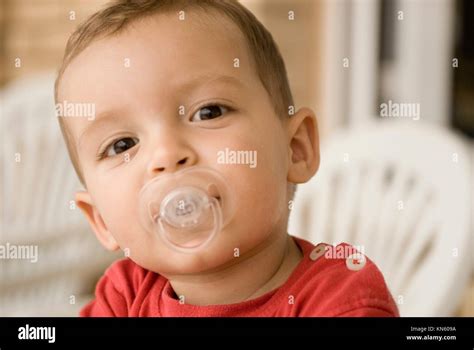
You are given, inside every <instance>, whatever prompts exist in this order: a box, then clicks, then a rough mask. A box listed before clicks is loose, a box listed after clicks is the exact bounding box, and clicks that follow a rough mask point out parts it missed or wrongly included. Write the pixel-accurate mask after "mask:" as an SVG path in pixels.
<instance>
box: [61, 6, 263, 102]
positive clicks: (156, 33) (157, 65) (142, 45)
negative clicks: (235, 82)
mask: <svg viewBox="0 0 474 350" xmlns="http://www.w3.org/2000/svg"><path fill="white" fill-rule="evenodd" d="M202 16H206V18H211V19H212V20H206V21H205V20H204V17H202ZM214 17H215V16H212V15H210V14H199V13H198V12H191V13H190V14H187V17H186V20H185V21H180V20H179V19H178V18H177V16H175V14H166V15H164V14H160V15H155V16H151V17H149V18H147V19H145V20H142V21H136V23H132V24H130V28H128V29H127V30H124V31H123V32H122V33H119V34H118V35H113V36H110V37H106V38H102V39H100V40H97V41H96V42H93V43H91V44H90V46H89V47H87V48H86V49H85V50H84V51H83V52H82V53H81V54H79V55H78V56H77V57H76V58H75V59H74V60H73V61H72V62H71V63H70V65H69V66H68V67H67V68H66V71H65V73H64V76H63V80H64V81H66V80H72V81H73V83H70V84H63V85H64V86H63V89H62V90H63V91H62V93H61V94H62V95H68V94H69V93H70V92H74V93H77V92H78V90H80V88H81V86H82V87H83V86H84V85H85V80H88V78H90V77H91V76H92V77H93V78H94V80H95V82H94V83H93V84H92V82H91V84H90V86H88V87H87V89H85V90H87V91H84V92H94V87H95V86H98V87H99V88H100V89H101V90H102V94H103V91H107V93H109V94H110V93H111V91H113V90H115V89H116V87H117V86H119V85H117V83H119V81H118V80H120V79H119V78H123V79H122V81H120V83H123V84H125V87H127V88H128V87H132V85H133V84H130V83H132V82H133V81H134V80H135V81H136V80H150V79H153V77H155V78H156V79H159V80H160V82H161V83H162V84H177V83H181V82H182V83H183V84H184V83H185V82H186V81H187V80H188V78H192V77H194V76H198V75H204V74H205V73H204V72H207V71H223V72H226V75H231V76H235V77H238V78H239V79H240V80H242V81H245V80H248V79H254V77H255V76H256V74H255V65H254V60H253V58H252V56H251V55H250V52H249V50H248V45H247V43H246V41H245V38H244V35H243V34H242V33H241V32H240V31H239V30H238V28H237V25H235V24H233V23H232V22H231V21H230V20H229V19H226V18H225V17H224V16H221V17H219V18H214ZM182 22H184V23H182ZM219 23H226V24H225V25H224V26H218V24H219ZM66 85H69V87H74V89H73V91H70V89H68V86H66ZM96 92H97V93H100V92H101V91H96Z"/></svg>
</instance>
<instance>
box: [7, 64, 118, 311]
mask: <svg viewBox="0 0 474 350" xmlns="http://www.w3.org/2000/svg"><path fill="white" fill-rule="evenodd" d="M53 86H54V73H47V74H43V75H38V76H34V77H31V78H28V79H24V80H18V81H15V82H14V83H12V84H10V85H9V86H7V87H6V88H5V89H4V90H3V91H1V93H0V103H1V104H0V106H1V122H2V125H1V130H2V151H1V153H0V164H1V169H2V170H1V173H0V176H1V181H2V194H1V206H2V215H1V217H0V220H1V225H0V227H1V231H0V244H2V245H6V244H7V243H9V244H10V245H26V246H30V245H33V246H38V262H37V263H32V262H30V261H29V260H13V259H12V260H0V273H1V276H0V280H1V283H0V316H74V315H77V311H78V308H79V307H80V306H81V304H83V303H84V302H85V301H87V300H88V299H90V298H92V294H91V292H92V291H93V289H94V287H95V280H96V279H97V278H98V277H99V276H100V275H101V274H102V272H103V271H104V270H105V268H106V267H107V266H108V264H109V263H110V262H111V261H112V260H113V259H114V258H116V257H115V256H112V255H111V254H109V253H108V252H106V251H105V250H104V249H102V248H101V246H100V244H99V243H98V242H97V240H96V239H95V238H94V236H93V234H92V233H91V231H90V229H89V227H88V225H87V222H86V220H85V219H84V218H83V217H82V214H81V213H80V210H79V209H78V208H76V207H75V205H74V192H75V191H76V190H77V189H79V188H80V187H81V185H80V183H79V181H78V180H77V176H76V174H75V173H74V170H73V167H72V165H71V163H70V161H69V159H68V155H67V151H66V145H65V144H64V141H63V140H62V136H61V132H60V130H59V126H58V122H57V120H56V117H55V113H54V99H53Z"/></svg>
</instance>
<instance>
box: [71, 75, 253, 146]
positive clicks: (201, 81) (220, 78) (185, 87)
mask: <svg viewBox="0 0 474 350" xmlns="http://www.w3.org/2000/svg"><path fill="white" fill-rule="evenodd" d="M217 83H220V84H228V85H233V86H235V87H237V88H245V84H244V83H243V82H242V81H241V80H240V79H238V78H236V77H234V76H231V75H225V74H224V75H223V74H215V73H207V74H201V75H198V76H195V77H192V78H191V79H189V80H187V81H186V82H184V83H182V84H180V85H179V88H178V89H179V90H181V91H189V90H192V89H195V88H196V87H197V86H202V85H209V84H217ZM116 117H117V114H116V113H115V112H114V111H103V112H101V113H98V115H97V117H96V118H95V120H93V121H92V123H91V124H90V125H88V126H87V127H86V128H84V130H83V131H82V132H81V134H80V135H79V137H78V138H77V146H78V147H79V146H80V145H81V143H82V142H83V139H84V136H86V135H87V134H88V133H89V132H90V131H91V130H95V129H97V128H99V127H100V126H105V125H107V124H110V123H112V122H116V121H117V119H116Z"/></svg>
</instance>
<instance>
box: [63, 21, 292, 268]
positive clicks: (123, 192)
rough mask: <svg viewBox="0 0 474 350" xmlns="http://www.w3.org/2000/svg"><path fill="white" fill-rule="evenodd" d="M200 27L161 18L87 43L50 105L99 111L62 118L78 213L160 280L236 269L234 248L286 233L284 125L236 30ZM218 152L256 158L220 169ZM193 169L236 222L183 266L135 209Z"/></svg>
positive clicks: (183, 259)
mask: <svg viewBox="0 0 474 350" xmlns="http://www.w3.org/2000/svg"><path fill="white" fill-rule="evenodd" d="M203 16H205V15H198V14H194V13H186V20H185V21H180V20H179V19H178V16H177V15H175V14H170V15H158V16H154V17H152V18H148V19H145V20H142V21H139V22H136V23H134V24H132V25H131V26H129V27H128V28H127V29H126V30H125V31H124V32H123V33H121V34H120V35H118V36H115V37H109V38H105V39H102V40H100V41H97V42H95V43H93V44H92V45H90V46H89V47H88V48H87V49H86V50H85V51H84V52H82V53H81V54H80V55H79V56H78V57H77V58H75V59H74V60H73V62H72V63H71V64H70V65H69V67H68V68H67V70H66V71H65V74H64V76H63V79H62V81H61V86H60V91H59V101H58V102H62V101H68V102H69V103H72V102H77V103H79V102H82V103H86V102H88V103H95V106H96V118H95V120H93V121H91V120H88V119H86V118H66V119H67V121H66V123H67V128H68V130H69V131H70V133H71V135H72V137H73V142H74V143H75V146H76V148H77V153H78V157H79V163H80V166H81V168H82V171H83V175H84V178H85V182H86V185H87V192H86V193H80V194H78V196H77V200H78V202H79V205H80V206H81V208H82V209H85V212H86V214H87V216H88V218H89V221H91V223H92V225H93V228H94V230H95V231H96V234H98V236H99V238H100V240H101V242H102V243H103V244H104V245H105V246H106V247H108V248H109V249H113V248H115V247H120V248H121V249H123V250H125V249H126V250H127V252H128V253H129V254H130V257H131V258H132V259H133V260H134V261H135V262H136V263H138V264H139V265H141V266H143V267H145V268H147V269H149V270H152V271H155V272H159V273H161V274H163V275H165V276H166V275H167V274H168V275H169V274H174V273H192V272H198V271H205V270H212V269H217V268H219V267H221V266H223V265H225V264H229V263H232V261H234V260H235V259H238V258H237V257H235V253H236V252H237V251H236V250H235V249H236V248H237V249H238V252H239V255H240V256H242V255H243V254H245V253H247V252H249V251H250V250H252V249H253V248H255V247H257V246H258V245H260V244H262V243H263V242H265V241H268V240H269V239H271V238H272V235H273V236H276V235H280V234H284V233H286V223H287V217H288V200H289V198H288V182H287V175H288V166H289V158H290V151H289V140H288V133H287V123H288V122H287V121H286V120H282V119H281V118H279V117H278V116H277V115H276V113H275V111H274V109H273V106H272V102H271V100H270V97H269V95H268V93H267V91H266V90H265V88H264V86H263V85H262V83H261V82H260V80H259V78H258V75H257V73H256V71H255V68H254V66H253V63H252V62H253V61H252V60H251V57H250V56H249V53H248V49H247V47H246V44H245V41H244V39H243V36H242V35H241V34H240V32H239V31H238V30H237V27H234V25H233V24H232V23H231V22H230V21H228V20H225V19H215V18H211V17H208V16H205V17H203ZM236 59H238V65H237V64H236V63H237V60H236ZM183 107H184V109H183ZM205 107H208V108H205ZM183 111H184V115H183V113H180V112H183ZM226 149H229V150H235V151H242V150H248V151H256V154H257V163H256V166H255V167H254V166H253V165H255V164H253V165H252V164H221V163H220V162H218V154H219V152H220V151H225V150H226ZM192 166H205V167H210V168H213V169H214V170H217V171H218V172H220V173H221V174H222V175H223V177H224V178H225V179H226V180H227V183H228V184H229V185H230V187H231V188H232V190H233V193H234V195H235V202H234V203H235V206H236V210H235V213H234V215H233V219H232V220H231V222H230V223H229V224H228V225H227V226H226V227H225V229H224V230H223V231H222V232H221V233H219V234H218V236H217V237H216V239H215V240H214V241H212V243H211V244H210V245H209V246H208V247H207V248H206V249H204V250H203V251H202V252H199V253H196V254H183V253H180V252H177V251H174V250H172V249H170V248H169V247H168V246H167V245H165V244H164V243H163V242H162V241H161V239H160V237H159V236H157V235H156V234H152V233H150V232H147V231H146V230H145V229H144V228H143V227H142V226H141V225H140V220H139V214H138V200H139V193H140V190H141V189H142V187H143V186H144V185H145V184H146V183H147V182H148V181H149V180H150V179H152V178H154V177H157V176H163V175H164V174H168V173H173V172H175V171H178V170H180V169H183V168H186V167H192ZM116 245H117V246H116Z"/></svg>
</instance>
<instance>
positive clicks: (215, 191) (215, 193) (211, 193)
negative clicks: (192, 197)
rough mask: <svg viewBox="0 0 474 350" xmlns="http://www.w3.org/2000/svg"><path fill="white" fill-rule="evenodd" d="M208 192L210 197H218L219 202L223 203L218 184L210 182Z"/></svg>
mask: <svg viewBox="0 0 474 350" xmlns="http://www.w3.org/2000/svg"><path fill="white" fill-rule="evenodd" d="M207 194H208V196H209V197H212V198H215V199H217V201H218V202H219V204H222V203H221V196H220V194H219V190H218V188H217V186H216V185H214V184H210V185H209V186H208V187H207Z"/></svg>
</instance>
